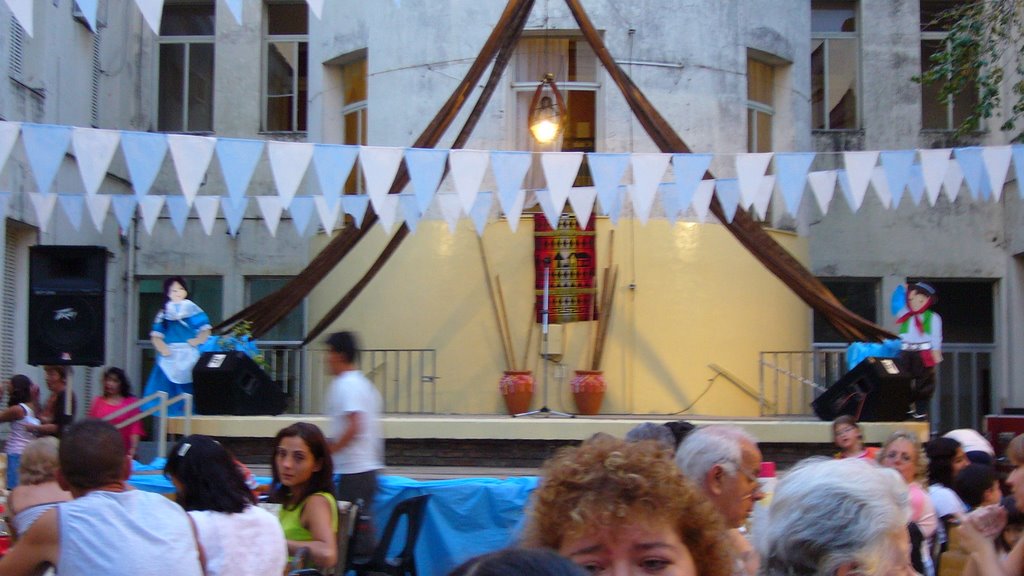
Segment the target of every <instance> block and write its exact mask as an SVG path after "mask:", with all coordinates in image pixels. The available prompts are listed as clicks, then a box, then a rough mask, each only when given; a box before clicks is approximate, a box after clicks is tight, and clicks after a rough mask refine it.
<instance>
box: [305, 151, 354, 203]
mask: <svg viewBox="0 0 1024 576" xmlns="http://www.w3.org/2000/svg"><path fill="white" fill-rule="evenodd" d="M358 157H359V146H342V145H340V144H314V145H313V165H314V166H316V175H317V182H319V183H320V193H321V194H323V195H324V197H325V198H329V199H334V198H337V197H338V196H340V195H341V187H342V186H344V185H345V181H346V180H348V175H349V173H351V172H352V166H353V165H355V163H356V158H358Z"/></svg>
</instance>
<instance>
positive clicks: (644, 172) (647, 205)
mask: <svg viewBox="0 0 1024 576" xmlns="http://www.w3.org/2000/svg"><path fill="white" fill-rule="evenodd" d="M671 159H672V155H671V154H659V153H637V154H633V155H632V157H631V158H630V162H631V166H632V168H633V187H632V188H631V194H632V196H631V197H630V198H631V199H632V200H633V215H634V216H636V218H637V219H638V220H640V224H641V225H643V224H647V220H648V219H649V218H650V217H651V207H652V206H654V194H655V192H657V191H658V184H660V183H661V179H662V177H664V175H665V170H667V169H668V163H669V161H670V160H671ZM577 169H578V167H577Z"/></svg>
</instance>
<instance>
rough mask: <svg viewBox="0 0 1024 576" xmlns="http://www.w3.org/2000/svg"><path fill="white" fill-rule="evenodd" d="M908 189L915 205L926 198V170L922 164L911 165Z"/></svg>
mask: <svg viewBox="0 0 1024 576" xmlns="http://www.w3.org/2000/svg"><path fill="white" fill-rule="evenodd" d="M907 191H908V192H910V199H911V200H913V201H914V205H920V204H921V199H922V198H924V170H922V169H921V165H920V164H913V165H911V166H910V178H908V179H907Z"/></svg>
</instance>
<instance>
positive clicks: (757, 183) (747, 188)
mask: <svg viewBox="0 0 1024 576" xmlns="http://www.w3.org/2000/svg"><path fill="white" fill-rule="evenodd" d="M771 160H772V153H771V152H759V153H751V154H737V155H736V158H735V161H734V162H735V164H736V179H737V181H738V185H739V191H740V204H739V205H740V206H741V207H742V208H750V206H751V205H752V204H753V203H754V197H755V196H756V195H757V192H758V191H759V190H761V188H762V184H761V179H762V178H764V174H765V171H767V170H768V163H769V162H771ZM729 221H730V222H731V221H732V218H730V219H729Z"/></svg>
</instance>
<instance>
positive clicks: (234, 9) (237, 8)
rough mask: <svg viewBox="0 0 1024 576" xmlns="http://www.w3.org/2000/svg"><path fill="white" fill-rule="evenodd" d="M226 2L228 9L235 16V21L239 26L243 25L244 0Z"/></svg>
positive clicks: (225, 0) (226, 0) (227, 0)
mask: <svg viewBox="0 0 1024 576" xmlns="http://www.w3.org/2000/svg"><path fill="white" fill-rule="evenodd" d="M224 3H226V4H227V5H228V10H230V11H231V15H232V16H234V17H235V22H237V23H238V25H239V26H241V25H242V0H224Z"/></svg>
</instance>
